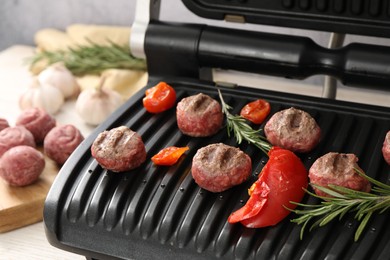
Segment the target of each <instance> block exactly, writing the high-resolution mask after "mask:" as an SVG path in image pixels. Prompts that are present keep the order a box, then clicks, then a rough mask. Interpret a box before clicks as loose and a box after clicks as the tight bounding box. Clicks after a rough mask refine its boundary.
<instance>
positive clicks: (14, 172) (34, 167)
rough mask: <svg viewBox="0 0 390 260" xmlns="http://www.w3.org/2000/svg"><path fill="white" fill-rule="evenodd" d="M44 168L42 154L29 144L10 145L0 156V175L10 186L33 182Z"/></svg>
mask: <svg viewBox="0 0 390 260" xmlns="http://www.w3.org/2000/svg"><path fill="white" fill-rule="evenodd" d="M44 168H45V158H44V156H43V154H42V153H41V152H39V151H38V150H36V149H35V148H33V147H31V146H26V145H20V146H15V147H12V148H11V149H9V150H8V151H7V152H5V153H4V154H3V156H2V157H1V158H0V176H1V177H2V178H3V179H4V180H5V181H6V182H7V183H8V184H9V185H11V186H26V185H29V184H31V183H33V182H35V181H36V180H37V179H38V178H39V176H40V175H41V174H42V172H43V170H44Z"/></svg>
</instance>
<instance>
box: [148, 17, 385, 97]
mask: <svg viewBox="0 0 390 260" xmlns="http://www.w3.org/2000/svg"><path fill="white" fill-rule="evenodd" d="M144 47H145V53H146V55H147V62H148V70H149V74H150V75H151V76H153V75H165V76H167V75H173V76H187V77H188V76H190V77H199V69H200V68H204V67H207V68H222V69H231V70H238V71H244V72H252V73H258V74H266V75H272V76H279V77H286V78H295V79H305V78H307V77H309V76H313V75H318V74H322V75H329V76H333V77H335V78H337V79H339V80H340V81H341V82H342V83H343V84H344V85H351V86H360V87H369V88H376V89H382V90H389V88H390V47H386V46H379V45H370V44H360V43H351V44H349V45H346V46H344V47H342V48H336V49H328V48H324V47H321V46H319V45H318V44H316V43H315V42H314V41H313V40H311V39H310V38H307V37H301V36H291V35H280V34H272V33H263V32H254V31H243V30H236V29H230V28H220V27H211V26H206V25H187V24H180V25H179V24H173V23H161V22H153V23H150V24H149V26H148V30H147V32H146V38H145V46H144Z"/></svg>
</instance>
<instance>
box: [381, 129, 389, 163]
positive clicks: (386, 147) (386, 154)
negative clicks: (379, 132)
mask: <svg viewBox="0 0 390 260" xmlns="http://www.w3.org/2000/svg"><path fill="white" fill-rule="evenodd" d="M382 153H383V158H385V161H386V162H387V163H388V164H389V165H390V131H388V132H387V134H386V137H385V141H384V142H383V147H382Z"/></svg>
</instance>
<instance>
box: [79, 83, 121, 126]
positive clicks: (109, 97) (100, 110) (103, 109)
mask: <svg viewBox="0 0 390 260" xmlns="http://www.w3.org/2000/svg"><path fill="white" fill-rule="evenodd" d="M123 102H124V100H123V98H122V96H121V95H120V94H119V93H118V92H116V91H114V90H111V89H101V88H99V89H86V90H83V91H82V92H81V93H80V95H79V96H78V98H77V101H76V111H77V113H78V114H79V115H80V117H81V118H82V119H83V120H84V121H85V122H86V123H87V124H91V125H98V124H100V123H102V122H103V121H104V120H106V119H107V117H108V116H110V115H111V114H112V113H113V112H114V111H115V110H116V109H117V108H119V107H120V106H121V105H122V104H123Z"/></svg>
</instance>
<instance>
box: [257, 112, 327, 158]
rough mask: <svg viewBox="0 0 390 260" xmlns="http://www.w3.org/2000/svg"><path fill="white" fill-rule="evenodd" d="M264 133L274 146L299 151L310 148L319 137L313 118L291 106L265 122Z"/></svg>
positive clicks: (305, 150)
mask: <svg viewBox="0 0 390 260" xmlns="http://www.w3.org/2000/svg"><path fill="white" fill-rule="evenodd" d="M264 133H265V135H266V137H267V139H268V141H269V142H270V143H271V144H273V145H274V146H279V147H281V148H284V149H288V150H290V151H293V152H300V153H305V152H308V151H310V150H312V149H313V148H314V147H315V146H316V145H317V144H318V143H319V141H320V137H321V129H320V127H319V126H318V125H317V123H316V121H315V120H314V118H312V117H311V116H310V115H309V114H308V113H306V112H305V111H302V110H299V109H296V108H293V107H291V108H289V109H285V110H282V111H279V112H277V113H275V114H274V115H273V116H272V117H271V118H270V120H269V121H268V122H267V123H266V125H265V127H264Z"/></svg>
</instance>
